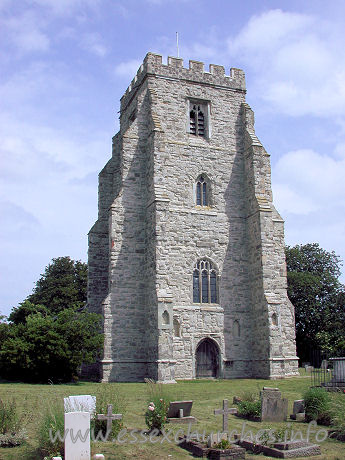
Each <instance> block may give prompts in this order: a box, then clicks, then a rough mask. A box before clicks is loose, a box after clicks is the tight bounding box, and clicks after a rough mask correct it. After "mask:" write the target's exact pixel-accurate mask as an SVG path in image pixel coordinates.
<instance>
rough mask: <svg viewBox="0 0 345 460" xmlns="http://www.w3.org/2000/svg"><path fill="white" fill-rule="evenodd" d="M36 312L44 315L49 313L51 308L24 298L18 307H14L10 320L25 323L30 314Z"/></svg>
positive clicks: (15, 322)
mask: <svg viewBox="0 0 345 460" xmlns="http://www.w3.org/2000/svg"><path fill="white" fill-rule="evenodd" d="M34 313H42V315H43V316H47V315H49V310H48V308H46V307H45V306H44V305H35V304H34V303H32V302H30V300H24V302H21V303H20V304H19V306H18V307H14V308H13V309H12V311H11V313H10V316H9V317H8V320H9V321H10V322H11V323H14V324H25V322H26V319H27V318H28V316H30V315H32V314H34Z"/></svg>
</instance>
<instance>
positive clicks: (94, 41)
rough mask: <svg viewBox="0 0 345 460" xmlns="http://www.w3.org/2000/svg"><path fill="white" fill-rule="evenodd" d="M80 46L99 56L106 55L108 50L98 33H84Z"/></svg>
mask: <svg viewBox="0 0 345 460" xmlns="http://www.w3.org/2000/svg"><path fill="white" fill-rule="evenodd" d="M80 46H81V47H82V48H83V49H85V50H86V51H89V52H91V53H93V54H95V55H96V56H99V57H104V56H105V55H106V54H107V52H108V50H107V47H106V46H105V45H104V43H103V40H102V38H101V36H100V35H99V34H97V33H88V34H84V35H83V36H82V38H81V42H80Z"/></svg>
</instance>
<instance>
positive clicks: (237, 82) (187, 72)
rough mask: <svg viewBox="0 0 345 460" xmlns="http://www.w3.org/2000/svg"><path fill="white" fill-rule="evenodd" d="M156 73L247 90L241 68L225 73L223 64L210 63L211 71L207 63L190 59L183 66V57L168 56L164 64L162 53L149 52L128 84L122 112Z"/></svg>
mask: <svg viewBox="0 0 345 460" xmlns="http://www.w3.org/2000/svg"><path fill="white" fill-rule="evenodd" d="M151 75H154V76H156V77H158V78H166V79H171V80H183V81H188V82H194V83H199V84H203V85H208V86H210V85H212V86H217V87H224V88H229V89H233V90H237V91H245V90H246V83H245V75H244V72H243V70H241V69H235V68H231V69H230V74H229V75H226V74H225V69H224V67H223V66H221V65H216V64H210V65H209V71H205V65H204V63H203V62H199V61H192V60H190V61H189V68H188V69H187V68H185V67H183V59H182V58H176V57H171V56H169V57H168V62H167V64H163V60H162V56H161V55H160V54H154V53H147V55H146V56H145V59H144V61H143V63H142V64H141V66H140V67H139V69H138V71H137V74H136V75H135V77H134V78H133V80H132V81H131V83H130V85H129V86H128V88H127V90H126V92H125V94H124V95H123V96H122V98H121V112H122V111H123V110H124V109H125V108H126V107H127V105H128V102H129V101H130V100H131V99H132V97H133V95H134V93H135V90H136V89H137V88H138V87H139V86H140V85H141V83H142V82H143V80H144V79H145V78H146V77H147V76H151Z"/></svg>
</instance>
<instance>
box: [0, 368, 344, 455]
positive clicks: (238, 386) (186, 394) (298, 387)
mask: <svg viewBox="0 0 345 460" xmlns="http://www.w3.org/2000/svg"><path fill="white" fill-rule="evenodd" d="M300 373H301V375H300V376H299V377H294V378H291V379H285V380H277V381H268V380H249V379H248V380H247V379H239V380H194V381H180V382H178V383H177V384H171V385H164V386H163V387H162V388H163V391H164V397H165V398H167V399H169V400H170V401H176V402H178V404H177V403H176V404H175V405H172V406H171V408H170V409H169V410H170V412H171V413H170V415H171V418H172V419H174V420H173V421H174V423H168V424H166V425H165V427H164V429H165V435H164V436H153V437H152V438H151V439H149V437H148V438H147V442H139V438H140V436H139V434H138V433H139V432H140V431H141V430H145V429H147V427H146V425H145V417H144V414H145V410H146V409H147V404H148V398H149V395H148V385H147V384H146V383H111V384H99V383H89V382H79V383H77V384H69V385H67V384H64V385H62V384H61V385H30V384H22V383H5V382H2V383H0V398H1V399H2V400H11V399H12V398H14V399H15V401H16V404H17V407H18V410H19V411H20V412H22V413H23V414H22V415H23V423H24V424H25V428H26V430H27V432H28V439H27V442H26V443H25V444H23V445H21V446H18V447H13V448H0V459H1V460H11V459H12V460H16V459H19V458H20V459H23V460H25V459H27V460H38V459H40V458H44V457H40V456H39V454H38V448H39V441H38V439H39V436H38V429H39V427H40V425H42V423H41V421H42V418H43V417H44V414H45V413H46V412H47V411H49V410H50V408H51V407H56V405H60V407H61V408H62V410H63V408H64V398H67V397H68V396H72V395H96V396H97V397H98V398H99V397H100V396H99V395H101V392H100V388H102V389H106V394H107V395H110V394H111V395H112V398H111V399H112V400H111V401H110V399H109V401H108V402H109V404H111V403H112V402H113V401H116V402H115V403H114V406H113V407H111V408H110V412H109V407H107V406H106V405H105V406H104V407H105V408H104V409H103V410H102V412H100V414H101V416H100V419H104V420H105V421H106V423H110V422H109V416H108V415H109V414H111V418H112V420H113V421H112V423H113V422H115V421H120V422H121V423H122V427H123V428H125V429H127V430H128V433H129V432H130V430H137V435H136V439H137V441H135V437H134V436H132V435H129V434H127V435H126V436H123V437H122V438H121V440H120V442H115V443H113V442H95V443H94V442H92V443H91V456H93V455H94V454H103V455H104V458H105V459H127V458H128V459H129V458H132V457H133V456H135V457H136V458H138V459H143V460H144V459H150V460H159V459H169V458H176V459H184V458H193V456H192V454H191V452H190V451H189V450H187V449H185V448H183V445H182V444H181V445H178V444H177V443H176V442H175V439H179V440H180V442H181V439H182V437H183V435H187V434H188V430H190V431H189V434H190V435H191V434H193V433H198V434H199V435H200V438H202V435H203V433H205V434H206V435H210V434H211V433H214V434H216V433H217V432H220V433H221V432H222V430H223V427H224V428H226V424H227V428H228V431H229V432H231V431H233V430H236V431H237V432H238V433H241V432H243V431H244V432H245V433H250V432H252V433H253V435H254V436H255V435H256V434H257V433H258V431H259V430H263V429H274V430H277V431H284V430H286V429H290V430H291V428H292V429H293V430H294V431H297V430H300V431H301V433H302V434H303V436H306V435H307V429H308V424H307V423H301V422H300V421H298V420H291V419H290V415H291V414H300V413H301V411H302V410H303V407H302V406H301V403H300V400H301V398H302V394H303V393H304V392H305V391H306V390H307V389H308V388H309V387H310V384H311V378H310V374H306V373H305V371H304V370H300ZM264 387H265V388H266V390H263V388H264ZM272 388H278V389H279V390H272ZM262 391H264V392H266V393H268V394H269V397H268V399H267V400H265V402H264V404H263V406H265V409H264V412H263V414H266V415H264V418H265V420H261V421H259V422H255V421H252V420H245V419H244V418H240V417H237V416H236V407H238V406H237V405H236V404H234V403H233V398H234V397H240V398H241V396H242V397H243V395H245V394H249V393H252V394H257V395H258V396H259V395H260V393H261V392H262ZM331 397H332V398H336V399H334V401H336V403H337V404H339V402H341V403H342V404H343V407H344V411H345V397H344V395H341V394H339V393H338V394H336V393H332V394H331ZM191 401H193V403H192V404H191ZM105 402H106V401H105ZM65 403H66V401H65ZM91 404H92V401H91ZM272 407H273V410H274V408H278V411H279V412H281V413H282V414H283V417H284V418H285V417H286V421H281V419H280V421H275V419H273V420H272V419H270V418H269V417H270V415H269V414H270V412H272ZM107 409H108V412H107ZM71 410H75V409H73V407H72V408H71ZM276 412H277V411H276ZM119 414H121V416H122V417H120V416H119ZM225 414H226V415H225ZM267 417H268V418H267ZM179 418H180V419H181V420H180V421H179V420H178V419H179ZM189 418H192V419H193V420H191V423H186V420H184V419H189ZM297 418H298V417H297ZM320 428H325V429H327V428H328V427H320ZM310 443H311V444H312V445H317V444H318V443H317V442H315V438H313V434H311V439H310ZM244 444H245V443H244ZM244 444H243V445H244ZM304 444H305V443H304ZM304 444H303V443H302V444H301V446H302V447H305V445H304ZM319 445H320V449H321V450H319V451H318V450H317V449H316V448H315V450H314V452H315V455H312V454H313V451H310V453H309V454H308V455H310V456H308V458H315V459H320V460H326V459H327V460H332V459H333V460H336V459H342V458H344V452H345V444H344V443H343V442H340V441H337V440H335V439H329V438H327V439H326V440H325V441H323V442H321V443H319ZM278 447H279V446H278ZM280 447H281V448H282V449H283V448H284V449H285V450H284V452H285V453H286V452H287V456H289V455H290V452H291V450H290V451H289V446H283V447H282V446H280ZM246 448H248V446H246ZM278 451H279V449H278ZM266 452H267V449H266ZM320 452H321V455H320ZM245 455H246V457H245V458H255V457H254V454H251V453H250V450H247V452H246V454H245ZM50 458H51V457H50ZM91 458H92V457H91ZM209 458H216V457H210V456H209ZM229 458H230V457H229ZM233 458H241V457H233ZM258 458H260V459H261V458H271V455H266V454H265V453H264V452H262V453H260V455H259V457H258ZM281 458H286V457H281ZM295 458H303V456H302V457H295Z"/></svg>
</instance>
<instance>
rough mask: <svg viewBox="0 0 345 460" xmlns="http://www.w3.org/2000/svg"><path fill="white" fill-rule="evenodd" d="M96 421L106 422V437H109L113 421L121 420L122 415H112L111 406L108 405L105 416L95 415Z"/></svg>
mask: <svg viewBox="0 0 345 460" xmlns="http://www.w3.org/2000/svg"><path fill="white" fill-rule="evenodd" d="M97 419H98V420H106V421H107V435H109V433H111V429H112V425H113V420H121V419H122V414H113V405H112V404H108V407H107V414H106V415H104V414H97Z"/></svg>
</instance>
